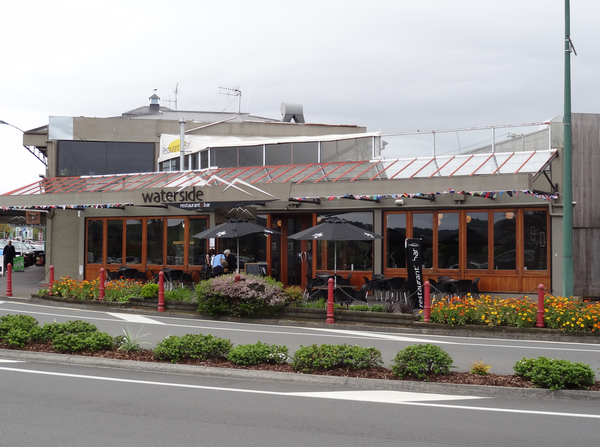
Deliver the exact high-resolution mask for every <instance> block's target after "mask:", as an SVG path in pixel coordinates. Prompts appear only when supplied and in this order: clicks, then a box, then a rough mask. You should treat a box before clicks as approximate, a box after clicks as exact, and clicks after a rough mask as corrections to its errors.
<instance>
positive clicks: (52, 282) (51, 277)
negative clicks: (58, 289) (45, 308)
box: [48, 265, 54, 295]
mask: <svg viewBox="0 0 600 447" xmlns="http://www.w3.org/2000/svg"><path fill="white" fill-rule="evenodd" d="M48 270H49V272H50V292H48V295H52V284H54V266H53V265H51V266H50V268H49V269H48Z"/></svg>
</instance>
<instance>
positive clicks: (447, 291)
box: [427, 278, 452, 302]
mask: <svg viewBox="0 0 600 447" xmlns="http://www.w3.org/2000/svg"><path fill="white" fill-rule="evenodd" d="M427 281H429V284H430V285H431V287H430V289H429V293H430V295H431V297H432V302H433V301H435V298H436V297H437V296H438V295H441V296H442V299H446V300H448V297H449V296H450V295H452V284H450V283H438V282H437V281H436V280H435V279H431V278H429V279H428V280H427Z"/></svg>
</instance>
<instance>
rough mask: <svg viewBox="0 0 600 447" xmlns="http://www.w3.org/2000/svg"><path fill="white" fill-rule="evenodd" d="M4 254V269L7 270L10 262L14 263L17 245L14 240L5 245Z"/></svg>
mask: <svg viewBox="0 0 600 447" xmlns="http://www.w3.org/2000/svg"><path fill="white" fill-rule="evenodd" d="M2 254H3V255H4V271H6V268H7V266H8V264H12V263H13V261H14V260H15V247H14V246H13V244H12V241H8V244H6V245H5V246H4V250H3V251H2Z"/></svg>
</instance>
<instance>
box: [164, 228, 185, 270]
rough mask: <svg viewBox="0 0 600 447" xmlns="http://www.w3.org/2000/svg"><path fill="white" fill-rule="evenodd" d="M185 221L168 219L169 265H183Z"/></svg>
mask: <svg viewBox="0 0 600 447" xmlns="http://www.w3.org/2000/svg"><path fill="white" fill-rule="evenodd" d="M184 230H185V220H184V219H167V265H183V261H184V259H185V257H184V251H185V232H184Z"/></svg>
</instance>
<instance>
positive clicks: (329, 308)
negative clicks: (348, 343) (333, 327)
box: [325, 278, 335, 324]
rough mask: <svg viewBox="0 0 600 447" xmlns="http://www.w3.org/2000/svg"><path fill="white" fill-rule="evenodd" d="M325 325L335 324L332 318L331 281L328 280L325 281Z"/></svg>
mask: <svg viewBox="0 0 600 447" xmlns="http://www.w3.org/2000/svg"><path fill="white" fill-rule="evenodd" d="M325 323H326V324H333V323H335V319H334V318H333V279H332V278H329V280H328V281H327V319H326V320H325Z"/></svg>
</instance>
